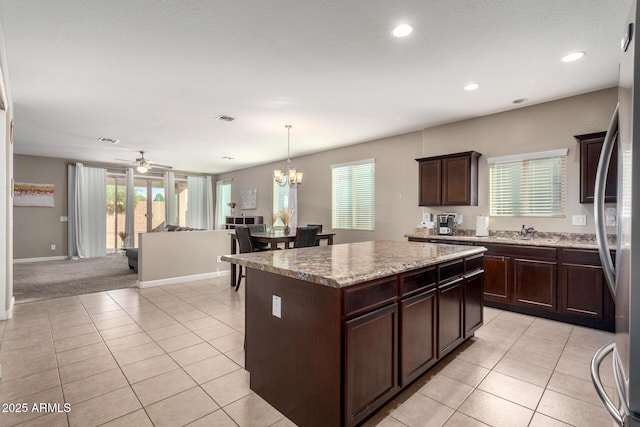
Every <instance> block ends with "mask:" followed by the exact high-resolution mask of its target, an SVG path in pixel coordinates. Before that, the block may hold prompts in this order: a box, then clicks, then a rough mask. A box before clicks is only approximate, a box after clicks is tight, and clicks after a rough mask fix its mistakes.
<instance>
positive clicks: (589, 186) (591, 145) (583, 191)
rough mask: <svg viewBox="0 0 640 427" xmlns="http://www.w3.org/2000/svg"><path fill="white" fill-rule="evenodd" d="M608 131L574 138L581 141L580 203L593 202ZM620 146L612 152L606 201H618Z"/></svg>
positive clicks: (605, 194) (605, 195)
mask: <svg viewBox="0 0 640 427" xmlns="http://www.w3.org/2000/svg"><path fill="white" fill-rule="evenodd" d="M605 134H606V132H596V133H588V134H585V135H576V136H574V138H575V139H576V140H577V141H578V143H580V203H593V194H594V190H595V187H596V170H597V169H598V161H599V160H600V151H601V150H602V144H603V142H604V137H605ZM617 176H618V148H617V144H615V145H614V147H613V152H612V153H611V162H610V163H609V172H608V174H607V186H606V188H605V193H604V201H605V202H607V203H615V202H616V193H617V190H618V181H617Z"/></svg>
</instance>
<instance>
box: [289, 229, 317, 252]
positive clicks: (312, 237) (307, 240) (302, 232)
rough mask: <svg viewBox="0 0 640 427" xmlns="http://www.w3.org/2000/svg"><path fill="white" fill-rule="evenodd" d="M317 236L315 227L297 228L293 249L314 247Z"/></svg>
mask: <svg viewBox="0 0 640 427" xmlns="http://www.w3.org/2000/svg"><path fill="white" fill-rule="evenodd" d="M317 236H318V228H317V227H298V228H296V239H295V240H294V241H293V247H294V248H307V247H310V246H315V245H316V237H317Z"/></svg>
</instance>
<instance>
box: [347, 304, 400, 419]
mask: <svg viewBox="0 0 640 427" xmlns="http://www.w3.org/2000/svg"><path fill="white" fill-rule="evenodd" d="M397 331H398V304H395V303H394V304H392V305H389V306H386V307H383V308H380V309H378V310H375V311H373V312H371V313H368V314H365V315H363V316H360V317H356V318H355V319H352V320H350V321H348V322H345V331H344V339H345V343H344V349H345V350H344V354H345V362H344V363H345V366H344V370H345V373H344V375H345V382H344V387H345V390H344V396H346V397H345V399H346V402H345V415H344V416H345V423H344V425H346V426H352V425H355V424H357V423H358V422H360V421H361V420H362V419H364V418H365V417H366V416H367V415H369V414H370V413H371V412H373V411H375V410H376V409H377V408H379V407H380V406H381V405H382V404H384V403H385V402H386V401H387V400H388V399H389V398H390V397H391V396H392V395H393V394H394V393H395V392H396V391H397V390H398V388H399V386H398V357H397V356H398V354H397V349H398V333H397ZM372 355H375V357H372Z"/></svg>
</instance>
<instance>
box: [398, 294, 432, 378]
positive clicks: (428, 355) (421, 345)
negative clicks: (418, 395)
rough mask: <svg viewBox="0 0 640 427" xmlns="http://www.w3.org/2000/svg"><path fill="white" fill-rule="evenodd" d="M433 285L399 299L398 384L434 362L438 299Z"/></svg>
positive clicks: (424, 369) (418, 374)
mask: <svg viewBox="0 0 640 427" xmlns="http://www.w3.org/2000/svg"><path fill="white" fill-rule="evenodd" d="M437 297H438V295H437V291H436V287H435V285H434V286H433V287H432V288H431V289H430V290H428V291H426V292H422V293H420V294H418V295H416V296H413V297H410V298H405V299H403V300H401V301H400V319H401V322H400V325H401V326H400V385H401V386H403V387H404V386H406V385H407V384H409V383H410V382H412V381H413V380H414V379H416V378H418V377H419V376H420V375H422V373H423V372H425V371H426V370H427V369H429V368H430V367H431V366H432V365H433V364H435V363H436V361H437V358H436V357H437V355H436V325H437V322H438V319H437V312H438V304H437V302H438V300H437Z"/></svg>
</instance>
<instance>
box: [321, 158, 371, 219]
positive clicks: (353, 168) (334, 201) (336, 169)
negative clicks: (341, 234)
mask: <svg viewBox="0 0 640 427" xmlns="http://www.w3.org/2000/svg"><path fill="white" fill-rule="evenodd" d="M362 167H365V168H362ZM358 169H361V170H358ZM354 172H356V173H370V174H371V177H370V179H369V182H366V181H361V180H358V176H354V175H353V174H354ZM339 173H348V174H350V175H351V176H350V177H348V178H345V179H344V180H343V181H341V182H338V181H336V180H337V179H339V178H340V176H339V175H337V174H339ZM369 184H370V187H369V188H363V186H365V185H369ZM340 185H348V188H340V189H338V188H337V187H338V186H340ZM362 190H366V193H364V194H357V193H358V192H359V191H362ZM345 192H346V193H349V200H340V199H339V198H338V196H339V194H338V193H340V194H344V193H345ZM354 193H356V194H355V196H356V197H355V199H354ZM338 204H341V205H342V206H340V207H338V206H337V205H338ZM349 205H350V206H349ZM338 209H340V210H341V212H338V211H337V210H338ZM342 211H344V212H342ZM375 213H376V160H375V158H370V159H364V160H359V161H354V162H346V163H337V164H333V165H331V227H332V228H333V229H334V230H351V231H375V224H376V219H375ZM349 216H350V217H351V218H350V219H349V218H348V217H349ZM343 221H346V222H343Z"/></svg>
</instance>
